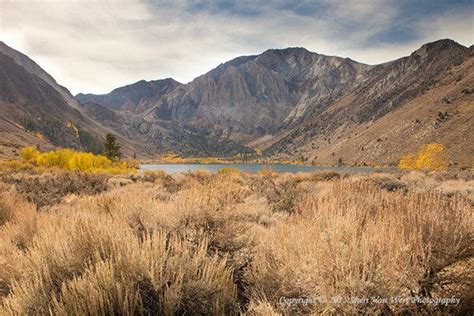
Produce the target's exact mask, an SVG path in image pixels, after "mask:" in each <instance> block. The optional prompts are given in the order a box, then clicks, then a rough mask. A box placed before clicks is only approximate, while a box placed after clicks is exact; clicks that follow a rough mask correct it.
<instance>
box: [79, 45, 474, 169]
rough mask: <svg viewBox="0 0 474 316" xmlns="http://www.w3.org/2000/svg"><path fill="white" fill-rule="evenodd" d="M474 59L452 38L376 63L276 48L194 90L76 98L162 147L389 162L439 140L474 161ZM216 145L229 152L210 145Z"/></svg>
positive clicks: (149, 86) (126, 90)
mask: <svg viewBox="0 0 474 316" xmlns="http://www.w3.org/2000/svg"><path fill="white" fill-rule="evenodd" d="M472 57H473V48H472V47H470V48H467V47H464V46H462V45H460V44H458V43H456V42H454V41H452V40H440V41H436V42H433V43H428V44H426V45H423V46H422V47H421V48H420V49H418V50H417V51H415V52H413V53H412V54H411V55H410V56H407V57H403V58H400V59H398V60H395V61H392V62H388V63H385V64H381V65H374V66H370V65H365V64H361V63H358V62H356V61H353V60H351V59H348V58H340V57H334V56H324V55H320V54H316V53H312V52H309V51H307V50H306V49H304V48H287V49H280V50H278V49H277V50H275V49H272V50H268V51H266V52H264V53H262V54H260V55H256V56H243V57H239V58H236V59H234V60H231V61H229V62H227V63H224V64H221V65H219V66H218V67H216V68H215V69H213V70H211V71H210V72H208V73H206V74H204V75H202V76H200V77H198V78H196V79H195V80H193V81H192V82H190V83H188V84H186V85H184V84H178V83H176V82H175V81H173V80H172V79H166V84H165V83H164V82H162V81H152V82H144V81H140V82H138V83H136V84H134V85H130V86H126V87H123V88H119V89H116V90H114V91H112V92H111V93H110V94H107V95H100V96H99V95H82V94H81V95H78V96H77V97H76V98H77V99H78V100H79V101H80V102H96V103H98V104H100V105H102V106H106V107H109V108H111V109H114V110H118V112H117V113H118V114H119V115H120V116H121V117H122V118H124V119H125V120H126V121H127V123H126V124H125V125H122V126H127V127H126V129H128V130H130V129H131V130H133V131H134V132H135V133H138V134H139V135H141V136H143V137H144V138H143V139H144V140H145V142H147V143H149V144H152V146H154V147H156V148H158V149H159V150H175V151H179V152H182V153H184V154H189V155H216V154H217V155H232V154H235V153H236V152H239V151H252V150H255V149H259V150H263V151H264V153H265V154H266V155H267V156H270V157H276V158H279V159H294V158H295V157H296V158H298V159H301V160H306V161H314V162H315V163H321V164H337V163H345V164H384V165H387V164H395V163H396V162H397V161H398V159H399V157H400V156H401V155H402V154H404V153H406V152H409V151H416V149H417V147H418V146H419V145H421V144H423V143H426V142H433V141H439V142H443V143H445V145H446V148H447V149H448V153H449V154H450V157H451V160H452V163H453V164H458V165H459V164H463V165H465V164H472V159H473V158H472V156H473V154H472V152H474V151H473V150H472V149H473V148H472V142H470V143H469V142H467V141H466V136H467V135H470V134H472V129H470V128H469V126H472V119H473V116H474V112H473V108H472V104H473V95H472V89H473V88H474V82H473V78H472V75H471V74H472V73H473V72H472V70H473V69H472V63H473V58H472ZM158 83H159V84H160V87H159V88H154V87H155V86H157V85H158ZM407 113H410V116H409V117H407ZM470 136H471V135H470ZM209 140H212V141H209ZM216 142H217V143H220V144H223V143H226V144H227V147H226V148H225V149H222V148H221V146H220V147H219V146H217V147H218V148H221V149H222V150H220V151H216V149H215V147H216V146H214V148H210V147H209V146H210V144H215V143H216ZM463 149H468V151H465V150H463ZM469 151H470V152H469Z"/></svg>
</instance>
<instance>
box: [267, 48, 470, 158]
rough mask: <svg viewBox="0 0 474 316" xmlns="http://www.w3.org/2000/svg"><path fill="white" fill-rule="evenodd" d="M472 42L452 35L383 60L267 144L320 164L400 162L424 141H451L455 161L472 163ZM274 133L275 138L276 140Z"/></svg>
mask: <svg viewBox="0 0 474 316" xmlns="http://www.w3.org/2000/svg"><path fill="white" fill-rule="evenodd" d="M473 62H474V59H473V47H472V46H471V47H470V48H467V47H464V46H462V45H459V44H458V43H456V42H454V41H452V40H440V41H436V42H433V43H428V44H426V45H423V46H422V47H421V48H420V49H418V50H416V51H415V52H413V53H412V54H411V55H410V56H408V57H403V58H400V59H398V60H395V61H392V62H389V63H385V64H382V65H377V66H375V67H373V68H372V69H370V70H369V71H368V72H367V73H365V74H364V76H365V78H364V80H363V81H361V82H360V83H358V84H357V85H356V86H355V87H354V88H353V89H352V90H351V91H350V92H349V93H347V94H345V95H344V96H343V97H341V98H338V99H337V100H335V102H332V103H331V104H329V105H328V106H324V107H313V108H311V113H310V114H309V115H308V117H307V119H306V120H305V121H304V122H303V123H302V124H299V125H298V126H295V127H294V128H292V129H291V130H288V131H285V132H284V133H281V134H280V135H278V137H280V139H279V140H278V141H275V142H274V143H272V144H269V147H268V148H267V151H268V152H270V153H271V154H272V155H275V156H278V157H281V158H283V157H288V156H292V155H295V154H296V155H298V156H302V157H304V158H307V159H312V160H314V161H315V163H329V164H335V163H337V162H340V161H341V160H342V162H347V163H349V164H364V163H366V164H371V165H373V164H377V163H381V162H383V163H384V164H396V162H397V161H398V160H399V158H400V156H401V155H402V154H405V153H408V152H415V151H416V150H417V149H418V147H419V146H420V145H422V144H425V143H430V142H441V143H443V144H445V145H446V148H447V149H448V153H449V156H450V157H451V161H452V163H453V164H458V165H463V166H470V165H472V162H473V157H472V153H473V152H474V144H473V143H472V142H470V141H469V140H468V139H469V138H472V136H474V135H473V132H472V128H471V127H472V126H473V123H474V122H473V119H474V108H473V105H474V103H473V101H474V98H473V94H472V92H473V87H474V77H473V74H474V72H473ZM274 140H275V139H274Z"/></svg>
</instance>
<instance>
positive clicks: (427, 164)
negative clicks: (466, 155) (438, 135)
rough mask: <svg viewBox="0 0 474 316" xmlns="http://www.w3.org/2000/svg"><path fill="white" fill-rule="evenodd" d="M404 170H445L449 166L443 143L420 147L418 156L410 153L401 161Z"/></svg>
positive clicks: (400, 164) (401, 167)
mask: <svg viewBox="0 0 474 316" xmlns="http://www.w3.org/2000/svg"><path fill="white" fill-rule="evenodd" d="M399 167H400V169H402V170H436V171H441V170H445V169H446V167H447V163H446V156H445V152H444V145H443V144H437V143H432V144H427V145H423V146H421V147H420V150H419V151H418V154H417V156H415V155H412V154H408V155H405V156H403V157H402V159H401V160H400V162H399Z"/></svg>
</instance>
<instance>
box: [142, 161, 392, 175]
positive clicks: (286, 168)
mask: <svg viewBox="0 0 474 316" xmlns="http://www.w3.org/2000/svg"><path fill="white" fill-rule="evenodd" d="M264 167H265V168H269V169H271V170H273V171H276V172H290V173H297V172H309V171H315V170H325V171H337V172H348V173H373V172H391V171H394V170H395V168H372V167H326V166H301V165H290V164H254V163H248V164H237V163H236V164H144V165H140V166H139V168H140V170H142V171H156V170H162V171H164V172H166V173H179V172H186V171H194V170H207V171H210V172H217V171H218V170H219V169H222V168H235V169H238V170H240V171H243V172H249V173H256V172H258V171H260V170H261V169H262V168H264Z"/></svg>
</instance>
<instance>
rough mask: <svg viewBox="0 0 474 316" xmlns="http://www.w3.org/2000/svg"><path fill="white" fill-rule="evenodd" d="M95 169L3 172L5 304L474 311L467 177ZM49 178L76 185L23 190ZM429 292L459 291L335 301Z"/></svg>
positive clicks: (41, 308) (13, 309) (220, 310)
mask: <svg viewBox="0 0 474 316" xmlns="http://www.w3.org/2000/svg"><path fill="white" fill-rule="evenodd" d="M25 177H26V178H27V177H29V178H28V180H25V179H24V178H25ZM67 177H69V178H67ZM83 177H84V175H82V174H68V175H67V176H65V175H63V174H56V175H49V176H48V175H36V176H35V175H29V176H25V175H4V177H3V179H4V181H5V183H4V184H3V189H2V190H1V193H0V314H1V315H3V314H50V313H52V314H81V315H82V314H147V315H149V314H166V315H172V314H193V315H194V314H196V315H199V314H239V313H248V314H249V315H278V314H290V313H313V314H323V313H327V314H343V313H346V314H347V313H348V314H355V313H383V312H393V313H404V312H406V313H421V314H428V313H436V312H440V313H457V314H462V313H464V312H467V311H470V310H472V308H473V306H472V305H469V304H472V303H471V302H472V301H473V300H474V293H473V292H472V288H473V287H472V285H473V284H472V282H473V280H472V276H473V275H474V267H473V266H474V247H473V245H474V242H473V241H474V240H473V238H474V235H473V234H474V233H473V220H474V218H473V212H472V205H471V202H470V201H469V195H470V194H472V183H470V182H469V180H465V179H454V178H450V179H448V180H444V178H443V177H440V176H434V175H430V176H426V175H424V174H421V173H416V174H382V175H363V176H360V175H354V176H348V175H337V174H327V173H319V174H316V173H311V174H301V175H289V174H276V173H272V172H269V171H265V172H263V173H261V174H258V175H246V174H241V173H239V172H222V173H218V174H210V173H206V172H193V173H189V174H178V175H174V176H169V175H166V174H162V173H154V174H152V173H148V174H143V175H131V176H122V177H112V178H111V177H106V178H101V179H102V180H100V181H101V182H100V183H101V186H100V190H99V189H97V187H96V186H94V185H92V183H96V182H94V181H92V180H91V179H88V180H84V179H85V178H83ZM101 177H105V176H101ZM12 178H15V179H21V180H18V181H16V182H15V181H10V180H11V179H12ZM46 178H47V179H49V180H47V181H48V182H47V183H49V184H50V183H56V182H58V183H59V182H62V183H63V186H62V187H63V189H62V191H60V192H67V193H65V194H62V193H60V195H61V197H59V196H58V198H57V199H55V200H54V201H52V202H48V203H43V202H41V201H42V200H38V199H36V198H32V197H31V194H32V193H31V192H33V189H30V190H29V191H28V190H22V188H23V187H24V186H25V184H23V183H22V182H26V183H30V182H31V181H33V182H34V181H39V182H38V183H41V181H43V180H41V179H46ZM70 178H74V179H75V180H71V179H70ZM35 179H36V180H35ZM53 179H54V180H53ZM66 179H67V180H66ZM28 181H29V182H28ZM55 181H56V182H55ZM34 183H37V182H34ZM77 183H81V185H77ZM57 186H58V185H56V186H55V185H43V188H46V187H52V188H55V187H57ZM30 187H31V186H30ZM71 188H75V189H74V190H72V189H71ZM77 188H81V189H77ZM86 188H88V189H86ZM55 190H57V189H50V192H51V193H50V194H51V195H55V194H59V193H56V192H58V191H55ZM46 191H47V192H49V191H48V190H46V189H45V190H44V192H46ZM38 192H39V191H38ZM41 192H43V191H41ZM34 194H39V193H36V191H35V193H34ZM33 196H34V195H33ZM28 200H30V201H32V202H33V203H37V204H38V205H36V204H33V203H31V202H28ZM37 206H41V208H38V207H37ZM416 296H420V297H424V298H444V297H456V298H459V299H460V300H461V302H460V304H459V305H456V306H454V305H448V306H442V305H437V306H434V305H431V304H414V303H409V304H397V303H394V302H388V303H386V304H384V303H375V302H373V301H372V302H368V303H365V304H352V303H345V304H336V303H334V302H332V301H331V300H332V299H333V298H337V297H342V298H371V297H380V298H389V297H403V298H413V297H416ZM323 298H326V299H327V300H329V301H324V300H323ZM317 300H320V301H317Z"/></svg>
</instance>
